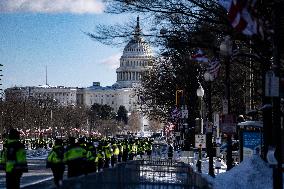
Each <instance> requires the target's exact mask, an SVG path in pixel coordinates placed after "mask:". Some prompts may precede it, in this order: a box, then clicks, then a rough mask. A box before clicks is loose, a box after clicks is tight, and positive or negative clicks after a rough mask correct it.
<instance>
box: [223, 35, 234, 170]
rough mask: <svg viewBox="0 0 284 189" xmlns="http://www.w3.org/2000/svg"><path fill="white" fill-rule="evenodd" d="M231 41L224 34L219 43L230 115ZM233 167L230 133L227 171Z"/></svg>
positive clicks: (229, 134)
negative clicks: (224, 66) (223, 60)
mask: <svg viewBox="0 0 284 189" xmlns="http://www.w3.org/2000/svg"><path fill="white" fill-rule="evenodd" d="M232 49H233V43H232V41H231V38H230V36H226V37H225V38H224V41H222V42H221V45H220V54H221V55H222V56H224V58H225V65H226V78H225V80H226V81H225V82H226V83H225V85H226V89H225V95H226V102H227V103H226V104H227V107H226V110H227V112H225V114H228V115H230V113H231V102H230V96H231V93H230V57H231V55H232ZM232 167H233V158H232V136H231V133H228V134H227V171H228V170H230V169H231V168H232Z"/></svg>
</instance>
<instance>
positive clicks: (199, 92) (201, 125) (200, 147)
mask: <svg viewBox="0 0 284 189" xmlns="http://www.w3.org/2000/svg"><path fill="white" fill-rule="evenodd" d="M196 95H197V96H198V98H200V108H199V111H200V112H199V114H200V115H199V116H200V133H201V134H203V118H202V117H203V116H202V98H203V96H204V89H203V88H202V86H201V85H200V84H199V87H198V89H197V90H196ZM201 160H202V145H201V144H200V145H199V149H198V161H197V169H198V172H200V173H201Z"/></svg>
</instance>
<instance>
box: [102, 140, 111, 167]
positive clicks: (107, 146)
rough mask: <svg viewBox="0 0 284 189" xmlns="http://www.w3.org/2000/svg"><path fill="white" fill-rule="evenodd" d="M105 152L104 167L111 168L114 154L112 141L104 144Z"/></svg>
mask: <svg viewBox="0 0 284 189" xmlns="http://www.w3.org/2000/svg"><path fill="white" fill-rule="evenodd" d="M104 152H105V164H104V168H109V164H110V160H111V157H112V155H113V150H112V148H111V145H110V143H108V142H106V143H105V146H104Z"/></svg>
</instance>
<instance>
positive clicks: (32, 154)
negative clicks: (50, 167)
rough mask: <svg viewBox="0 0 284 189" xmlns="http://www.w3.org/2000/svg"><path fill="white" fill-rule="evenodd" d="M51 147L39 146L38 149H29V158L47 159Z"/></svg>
mask: <svg viewBox="0 0 284 189" xmlns="http://www.w3.org/2000/svg"><path fill="white" fill-rule="evenodd" d="M49 152H50V150H49V149H45V148H38V149H36V150H27V159H46V158H47V155H48V153H49Z"/></svg>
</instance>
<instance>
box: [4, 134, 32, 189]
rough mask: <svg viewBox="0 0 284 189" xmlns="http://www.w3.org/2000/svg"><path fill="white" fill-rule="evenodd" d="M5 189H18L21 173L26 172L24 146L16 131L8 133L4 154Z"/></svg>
mask: <svg viewBox="0 0 284 189" xmlns="http://www.w3.org/2000/svg"><path fill="white" fill-rule="evenodd" d="M3 157H4V164H5V171H6V187H7V189H10V188H11V189H18V188H20V180H21V177H22V174H23V172H27V171H28V166H27V160H26V150H25V146H24V145H23V144H22V143H21V142H20V133H19V132H18V131H17V130H16V129H11V130H10V132H9V136H8V140H7V146H6V151H5V152H4V155H3Z"/></svg>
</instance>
